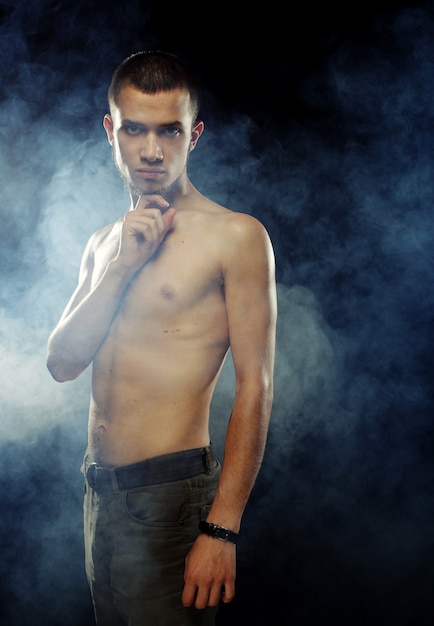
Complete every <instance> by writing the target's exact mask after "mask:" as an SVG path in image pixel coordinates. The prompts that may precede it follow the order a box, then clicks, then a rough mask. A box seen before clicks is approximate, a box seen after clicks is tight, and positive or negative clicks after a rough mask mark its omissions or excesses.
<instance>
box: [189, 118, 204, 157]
mask: <svg viewBox="0 0 434 626" xmlns="http://www.w3.org/2000/svg"><path fill="white" fill-rule="evenodd" d="M204 128H205V124H204V123H203V122H202V120H199V121H198V122H196V123H195V125H194V126H193V130H192V131H191V139H190V152H191V151H192V150H194V149H195V147H196V144H197V142H198V141H199V137H200V136H201V134H202V133H203V129H204Z"/></svg>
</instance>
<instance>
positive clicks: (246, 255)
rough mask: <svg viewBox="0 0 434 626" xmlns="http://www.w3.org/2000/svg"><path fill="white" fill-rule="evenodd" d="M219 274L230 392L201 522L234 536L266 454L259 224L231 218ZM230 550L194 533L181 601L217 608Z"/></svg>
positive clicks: (229, 586) (271, 276)
mask: <svg viewBox="0 0 434 626" xmlns="http://www.w3.org/2000/svg"><path fill="white" fill-rule="evenodd" d="M232 219H233V220H234V224H233V228H232V230H231V232H232V237H230V238H229V239H228V244H227V245H228V247H227V249H226V254H225V261H224V267H223V275H224V281H225V298H226V308H227V316H228V325H229V335H230V345H231V352H232V359H233V363H234V368H235V377H236V391H235V398H234V403H233V408H232V414H231V418H230V420H229V424H228V429H227V433H226V440H225V448H224V458H223V463H222V472H221V477H220V481H219V485H218V489H217V493H216V496H215V498H214V502H213V505H212V507H211V510H210V512H209V514H208V517H207V521H208V522H210V523H213V524H216V525H218V526H221V527H223V528H226V529H229V530H231V531H233V532H236V533H238V532H239V529H240V525H241V518H242V515H243V512H244V509H245V507H246V504H247V501H248V498H249V496H250V493H251V491H252V488H253V485H254V483H255V480H256V477H257V474H258V471H259V469H260V466H261V463H262V458H263V454H264V449H265V444H266V439H267V431H268V425H269V420H270V414H271V407H272V401H273V367H274V349H275V330H276V317H277V305H276V283H275V267H274V254H273V250H272V246H271V242H270V239H269V237H268V234H267V232H266V231H265V229H264V227H263V226H262V225H261V224H260V223H259V222H258V221H257V220H255V219H254V218H252V217H249V216H247V215H240V214H235V215H234V216H233V217H232ZM235 567H236V555H235V545H234V544H233V543H231V542H230V541H224V542H223V541H221V540H219V539H217V538H215V537H211V536H208V535H206V534H203V535H200V536H199V537H198V539H197V540H196V542H195V544H194V546H193V548H192V550H191V551H190V553H189V555H188V557H187V561H186V571H185V587H184V593H183V602H184V604H186V605H190V604H192V603H193V602H194V603H195V606H196V608H204V607H205V606H207V605H210V606H215V605H217V604H218V602H219V601H220V599H222V600H223V601H224V602H229V601H230V600H232V598H233V597H234V594H235Z"/></svg>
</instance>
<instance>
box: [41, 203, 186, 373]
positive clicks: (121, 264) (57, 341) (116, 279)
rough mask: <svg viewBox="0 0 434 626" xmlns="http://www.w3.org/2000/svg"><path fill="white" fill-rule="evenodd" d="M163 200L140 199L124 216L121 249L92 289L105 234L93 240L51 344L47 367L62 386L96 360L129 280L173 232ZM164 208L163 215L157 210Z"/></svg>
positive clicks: (170, 212) (169, 210) (172, 213)
mask: <svg viewBox="0 0 434 626" xmlns="http://www.w3.org/2000/svg"><path fill="white" fill-rule="evenodd" d="M168 204H169V203H168V202H167V201H166V200H165V199H164V198H163V197H162V196H160V195H149V196H141V198H140V199H139V201H138V202H137V205H136V207H135V209H134V210H132V211H128V213H127V214H126V215H125V217H124V221H123V223H122V227H121V229H120V233H119V246H118V250H117V253H115V255H114V258H113V259H111V260H110V259H108V262H107V266H106V268H105V271H104V273H103V274H102V276H101V278H100V279H99V280H98V281H97V282H96V284H95V285H93V284H92V275H93V271H94V253H95V250H96V248H97V247H98V245H101V242H100V238H101V235H100V234H98V233H95V234H94V235H93V236H92V237H91V238H90V240H89V243H88V245H87V248H86V250H85V253H84V255H83V260H82V264H81V268H80V278H79V283H78V286H77V288H76V290H75V292H74V293H73V295H72V297H71V299H70V301H69V302H68V304H67V306H66V308H65V311H64V312H63V314H62V317H61V318H60V320H59V322H58V324H57V325H56V327H55V328H54V330H53V331H52V333H51V335H50V338H49V340H48V357H47V367H48V369H49V371H50V373H51V375H52V376H53V378H54V379H55V380H57V381H59V382H64V381H66V380H73V379H75V378H77V376H79V374H81V372H83V371H84V370H85V369H86V368H87V366H88V365H89V364H90V363H91V362H92V361H93V358H94V356H95V354H96V352H97V350H98V349H99V347H100V346H101V344H102V342H103V341H104V339H105V337H106V335H107V332H108V330H109V328H110V325H111V322H112V319H113V317H114V315H115V313H116V309H117V307H118V304H119V301H120V299H121V297H122V294H123V292H124V290H125V289H126V287H127V285H128V283H129V282H130V280H131V278H132V277H133V276H134V274H135V273H136V272H137V270H138V269H140V268H141V267H142V266H143V265H144V264H145V263H146V262H147V261H148V260H149V259H150V258H151V257H152V256H153V254H154V253H155V251H156V250H157V249H158V247H159V246H160V244H161V242H162V241H163V239H164V238H165V236H166V234H167V232H168V231H169V229H170V228H171V225H172V221H173V218H174V216H175V209H173V208H167V206H168ZM155 206H160V207H161V209H166V211H165V213H164V214H162V212H161V211H160V210H159V209H158V208H155Z"/></svg>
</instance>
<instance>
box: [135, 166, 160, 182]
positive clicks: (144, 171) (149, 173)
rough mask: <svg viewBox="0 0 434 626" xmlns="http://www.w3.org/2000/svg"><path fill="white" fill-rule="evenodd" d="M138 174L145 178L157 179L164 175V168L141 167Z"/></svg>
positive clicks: (137, 171)
mask: <svg viewBox="0 0 434 626" xmlns="http://www.w3.org/2000/svg"><path fill="white" fill-rule="evenodd" d="M136 174H137V176H139V177H140V178H144V179H145V180H156V179H158V178H161V176H163V174H164V170H161V169H158V170H156V169H152V168H150V167H141V168H140V169H137V170H136Z"/></svg>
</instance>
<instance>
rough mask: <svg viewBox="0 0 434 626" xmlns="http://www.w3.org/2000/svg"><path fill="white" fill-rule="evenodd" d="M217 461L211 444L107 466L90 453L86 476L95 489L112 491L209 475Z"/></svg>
mask: <svg viewBox="0 0 434 626" xmlns="http://www.w3.org/2000/svg"><path fill="white" fill-rule="evenodd" d="M216 463H217V461H216V459H215V457H214V454H213V450H212V446H211V444H210V445H209V446H205V447H204V448H193V449H191V450H181V451H180V452H173V453H170V454H164V455H161V456H156V457H153V458H151V459H146V460H144V461H140V462H138V463H132V464H131V465H122V466H119V467H103V466H101V465H98V464H97V463H92V462H91V460H90V459H89V457H87V456H86V457H85V459H84V475H85V477H86V480H87V482H88V484H89V485H90V486H91V487H92V489H94V490H95V491H97V492H98V493H103V492H105V493H108V492H114V491H129V490H131V489H136V488H138V487H146V486H148V485H157V484H160V483H168V482H174V481H176V480H184V479H186V478H193V477H194V476H198V475H199V474H209V473H210V471H211V470H212V469H213V468H214V467H215V466H216Z"/></svg>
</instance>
